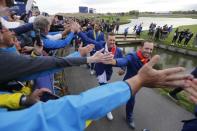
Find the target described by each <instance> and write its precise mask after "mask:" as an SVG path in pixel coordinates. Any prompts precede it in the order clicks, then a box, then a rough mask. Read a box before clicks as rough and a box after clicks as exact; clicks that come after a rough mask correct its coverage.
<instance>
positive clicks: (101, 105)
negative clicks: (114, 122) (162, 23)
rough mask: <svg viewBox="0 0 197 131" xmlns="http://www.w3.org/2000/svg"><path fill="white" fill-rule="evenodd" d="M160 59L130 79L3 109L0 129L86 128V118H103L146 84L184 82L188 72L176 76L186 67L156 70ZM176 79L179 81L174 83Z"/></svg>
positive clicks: (151, 62)
mask: <svg viewBox="0 0 197 131" xmlns="http://www.w3.org/2000/svg"><path fill="white" fill-rule="evenodd" d="M157 61H158V56H156V57H154V58H153V59H152V60H151V61H150V62H149V63H148V64H146V66H144V67H143V68H142V69H141V70H140V71H139V72H138V74H137V75H136V76H134V77H132V78H130V79H128V80H126V82H123V81H120V82H114V83H111V84H106V85H103V86H100V88H94V89H91V90H89V91H86V92H84V93H82V94H81V95H76V96H65V97H63V98H61V99H58V100H53V101H49V102H46V103H42V102H38V103H37V104H35V105H34V106H32V107H30V108H28V109H27V110H21V111H10V112H7V111H4V112H1V118H0V122H1V124H0V129H1V130H6V131H9V130H13V127H14V129H15V130H16V131H19V130H20V131H23V130H24V131H25V130H29V131H30V130H32V131H33V130H37V129H39V130H42V131H52V130H59V131H63V130H65V129H66V130H69V131H71V130H76V131H81V130H84V128H85V121H86V120H89V119H92V120H93V119H99V118H101V117H102V116H104V115H105V114H106V113H107V112H109V111H111V110H113V109H114V108H116V107H118V106H120V105H122V104H123V103H125V102H126V101H127V100H128V99H129V98H130V97H132V95H135V93H137V92H138V91H139V90H140V88H141V87H142V86H151V85H176V86H177V85H180V84H183V83H184V81H185V80H184V79H185V78H186V77H185V76H184V75H182V76H181V77H180V76H174V73H178V72H180V71H182V70H183V69H182V68H172V69H166V70H162V71H156V70H154V69H152V66H153V65H155V63H157ZM9 64H10V63H9ZM169 78H170V79H169ZM175 82H176V84H174V83H175ZM91 96H93V97H91ZM120 98H121V99H120ZM79 103H80V104H79ZM95 105H96V106H95ZM106 105H107V106H106ZM93 107H94V108H93ZM87 109H88V110H87ZM43 114H44V115H43ZM73 115H74V117H73ZM27 116H28V117H27ZM5 119H6V120H5ZM24 123H25V124H24ZM8 125H9V126H8Z"/></svg>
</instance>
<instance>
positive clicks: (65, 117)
mask: <svg viewBox="0 0 197 131" xmlns="http://www.w3.org/2000/svg"><path fill="white" fill-rule="evenodd" d="M131 94H132V93H131V91H130V88H129V86H128V84H127V83H125V82H123V81H119V82H114V83H111V84H106V85H102V86H99V87H96V88H93V89H90V90H88V91H86V92H83V93H81V94H80V95H70V96H65V97H62V98H60V99H58V100H50V101H48V102H46V103H43V102H38V103H36V104H35V105H33V106H32V107H29V108H27V109H24V110H20V111H1V112H0V123H1V124H0V130H1V131H13V130H14V131H83V130H84V128H85V121H86V120H97V119H99V118H101V117H103V116H105V115H106V114H107V113H108V112H110V111H112V110H113V109H114V108H116V107H118V106H120V105H122V104H124V103H126V102H127V101H128V100H129V98H130V97H131ZM106 105H107V106H106ZM92 107H94V108H92Z"/></svg>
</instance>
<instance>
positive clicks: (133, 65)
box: [116, 52, 143, 80]
mask: <svg viewBox="0 0 197 131" xmlns="http://www.w3.org/2000/svg"><path fill="white" fill-rule="evenodd" d="M116 66H118V67H122V66H127V72H126V74H125V76H124V79H123V80H126V79H128V78H131V77H133V76H134V75H136V74H137V72H138V70H139V69H140V68H141V67H142V66H143V63H142V62H141V61H140V59H139V57H138V56H137V53H136V52H135V53H130V54H128V55H126V56H125V57H124V58H118V59H116Z"/></svg>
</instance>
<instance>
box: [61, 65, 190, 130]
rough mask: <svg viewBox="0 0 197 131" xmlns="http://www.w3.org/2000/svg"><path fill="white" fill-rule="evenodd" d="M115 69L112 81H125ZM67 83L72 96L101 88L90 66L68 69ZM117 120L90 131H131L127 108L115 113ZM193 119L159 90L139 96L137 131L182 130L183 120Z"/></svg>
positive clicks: (100, 122) (144, 90)
mask: <svg viewBox="0 0 197 131" xmlns="http://www.w3.org/2000/svg"><path fill="white" fill-rule="evenodd" d="M116 71H117V68H115V70H114V73H113V76H112V79H111V82H112V81H117V80H122V77H120V76H118V75H117V73H116ZM65 72H66V82H67V85H68V87H69V91H70V92H71V94H78V93H80V92H82V91H85V90H87V89H89V88H92V87H95V86H97V85H98V84H97V80H96V77H95V76H91V75H90V71H89V70H88V69H87V68H86V66H80V67H71V68H66V69H65ZM112 114H113V116H114V120H113V121H109V120H107V118H106V117H104V118H102V119H100V120H97V121H94V122H93V123H91V125H90V126H89V127H88V128H87V129H86V131H131V130H132V129H130V128H129V127H128V126H127V124H126V122H125V105H122V106H120V107H119V108H117V109H115V110H113V111H112ZM190 118H193V114H192V113H190V112H188V111H186V110H185V109H183V108H182V107H180V106H178V105H177V104H176V103H174V102H173V101H172V100H170V99H169V98H168V97H165V96H161V95H160V94H159V93H158V92H157V91H156V90H153V89H148V88H142V90H140V91H139V92H138V94H137V96H136V105H135V109H134V119H135V124H136V129H135V131H141V130H142V129H143V128H147V129H150V130H151V131H181V128H182V125H183V124H182V122H181V120H183V119H190Z"/></svg>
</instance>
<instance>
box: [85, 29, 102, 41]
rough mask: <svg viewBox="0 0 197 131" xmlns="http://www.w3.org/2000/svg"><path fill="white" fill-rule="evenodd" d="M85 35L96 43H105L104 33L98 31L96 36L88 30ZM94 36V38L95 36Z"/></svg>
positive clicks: (92, 31)
mask: <svg viewBox="0 0 197 131" xmlns="http://www.w3.org/2000/svg"><path fill="white" fill-rule="evenodd" d="M86 35H87V36H88V37H89V38H91V39H93V40H96V41H105V37H104V33H103V32H101V31H99V33H98V34H95V33H94V30H89V31H88V32H87V33H86ZM95 35H96V36H95Z"/></svg>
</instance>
